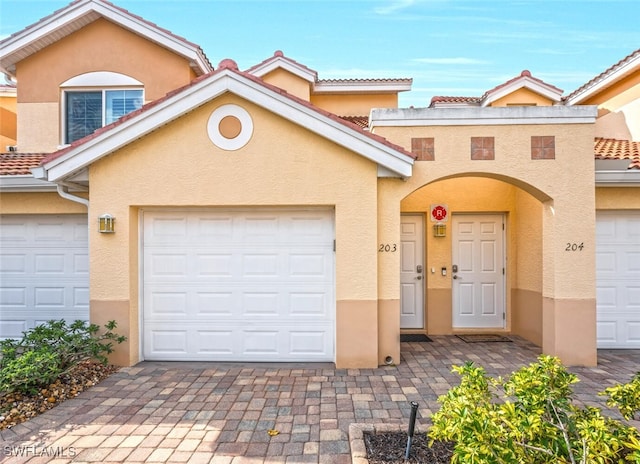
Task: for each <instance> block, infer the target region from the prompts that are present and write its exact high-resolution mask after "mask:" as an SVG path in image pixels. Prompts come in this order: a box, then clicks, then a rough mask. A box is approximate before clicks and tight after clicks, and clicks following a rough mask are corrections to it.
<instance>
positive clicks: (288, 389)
mask: <svg viewBox="0 0 640 464" xmlns="http://www.w3.org/2000/svg"><path fill="white" fill-rule="evenodd" d="M432 338H433V342H431V343H403V344H402V363H401V364H400V365H398V366H384V367H380V368H377V369H335V367H334V366H333V364H308V365H300V364H295V365H294V364H239V363H170V362H144V363H141V364H139V365H137V366H135V367H130V368H123V369H121V370H120V371H119V372H118V373H116V374H114V375H112V376H111V377H109V378H108V379H106V380H105V381H103V382H102V383H101V384H99V385H98V386H96V387H93V388H91V389H90V390H89V391H86V392H83V393H82V394H80V395H79V396H78V397H77V398H74V399H72V400H68V401H66V402H65V403H62V404H60V405H59V406H57V407H56V408H54V409H52V410H50V411H48V412H46V413H45V414H42V415H41V416H39V417H37V418H34V419H32V420H30V421H28V422H26V423H24V424H20V425H18V426H16V427H14V428H13V429H11V430H5V431H2V432H0V442H1V443H2V447H1V448H0V461H3V462H11V463H22V462H28V463H29V464H34V463H41V462H42V463H44V462H47V463H66V462H76V463H84V462H104V463H122V462H126V463H142V462H184V463H215V464H218V463H219V464H224V463H232V464H245V463H251V464H259V463H260V464H261V463H308V462H312V463H322V464H325V463H326V464H331V463H350V462H351V450H350V446H349V437H348V431H349V425H350V424H352V423H364V424H407V423H408V417H409V414H410V405H409V402H410V401H417V402H418V404H419V405H420V409H419V422H421V423H422V424H424V423H425V422H427V418H428V416H429V415H430V414H431V412H434V411H436V410H437V409H438V403H437V398H438V396H439V395H441V394H443V393H445V392H446V391H447V390H448V389H449V388H450V387H451V386H452V385H455V384H457V383H458V377H457V376H456V375H454V374H452V373H451V366H452V365H453V364H461V363H463V362H465V361H467V360H471V361H475V362H477V363H479V364H481V365H482V366H484V367H485V368H486V370H487V371H488V373H489V374H491V375H506V374H508V373H509V372H511V371H513V370H514V369H517V368H518V367H520V366H522V365H524V364H528V363H530V362H532V361H534V360H535V358H536V356H537V355H538V354H539V353H540V349H539V348H538V347H536V346H534V345H532V344H530V343H528V342H526V341H524V340H522V339H519V338H517V337H512V339H513V342H512V343H465V342H463V341H462V340H460V339H458V338H457V337H438V336H436V337H432ZM571 370H572V371H573V372H575V373H576V374H578V376H579V377H580V378H581V382H580V383H579V384H578V385H577V386H576V393H577V397H578V399H579V400H580V401H582V402H584V403H588V404H594V405H598V406H601V407H604V402H603V398H601V397H598V396H597V395H596V393H597V392H598V391H601V390H603V389H604V388H606V387H607V386H610V385H613V384H615V383H617V382H627V381H629V380H630V379H631V377H632V375H633V374H634V373H635V372H637V371H638V370H640V350H628V351H614V350H609V351H600V352H599V364H598V366H597V367H596V368H573V369H571ZM269 431H276V432H277V434H273V435H271V434H270V433H269ZM272 433H274V432H272Z"/></svg>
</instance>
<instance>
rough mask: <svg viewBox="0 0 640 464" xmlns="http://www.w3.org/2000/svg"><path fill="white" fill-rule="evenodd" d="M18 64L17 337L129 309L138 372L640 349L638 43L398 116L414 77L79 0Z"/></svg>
mask: <svg viewBox="0 0 640 464" xmlns="http://www.w3.org/2000/svg"><path fill="white" fill-rule="evenodd" d="M107 38H108V40H107ZM70 57H73V58H72V59H71V58H70ZM0 68H1V70H2V72H4V73H5V74H7V75H8V76H10V77H11V78H12V79H13V80H14V81H15V82H17V85H16V86H13V85H12V84H11V82H7V84H6V85H5V86H3V87H2V89H0V91H1V92H0V97H3V96H5V95H6V96H8V99H7V102H6V103H5V102H4V99H3V100H0V103H1V104H2V107H3V108H4V110H3V114H8V115H16V116H15V123H14V129H13V137H12V135H11V134H12V132H11V124H10V123H9V122H7V123H6V124H5V122H4V121H10V120H11V118H3V125H2V128H1V129H2V136H3V139H2V140H3V141H6V142H7V144H8V145H11V150H12V151H8V152H7V153H5V154H2V155H0V195H1V197H0V201H1V208H2V211H1V213H2V214H1V215H0V234H1V235H0V278H1V279H2V281H1V282H0V305H1V306H0V309H1V314H0V336H2V337H15V336H19V335H20V333H21V332H22V331H23V330H26V329H28V328H30V327H32V326H34V325H35V324H37V323H39V322H42V321H44V320H47V319H51V318H66V319H77V318H80V319H89V320H91V321H92V322H96V323H104V322H106V321H108V320H112V319H114V320H116V321H117V322H118V328H119V329H118V330H119V332H121V333H123V334H125V335H126V336H127V337H128V341H127V343H126V344H123V345H120V346H119V347H118V349H117V353H116V356H114V361H115V362H118V363H120V364H123V365H132V364H135V363H137V362H138V361H140V360H216V361H226V360H233V361H300V362H314V361H323V362H324V361H331V362H335V364H336V366H338V367H374V366H378V365H381V364H383V363H385V362H386V363H397V362H399V360H400V334H401V333H403V332H409V333H426V334H434V335H435V334H457V333H467V332H471V333H504V334H514V335H518V336H521V337H524V338H526V339H528V340H531V341H532V342H534V343H536V344H538V345H540V346H541V347H542V349H543V350H544V351H545V352H547V353H550V354H555V355H558V356H560V357H561V358H562V359H563V360H564V361H565V362H566V363H569V364H584V365H592V364H595V363H596V359H597V348H598V346H602V347H605V346H606V347H617V348H625V347H633V348H637V347H640V265H639V264H638V263H640V259H638V258H639V257H640V248H639V243H640V188H639V187H640V169H638V168H640V161H639V160H638V158H639V157H638V145H639V142H638V140H640V134H639V133H638V132H639V128H640V124H639V122H640V117H639V113H640V50H639V51H636V52H635V53H633V54H631V55H629V56H628V57H627V58H625V59H623V60H622V61H620V62H619V63H617V64H616V65H614V66H613V67H612V68H610V69H609V70H607V71H605V72H604V73H603V74H601V75H600V76H597V77H596V78H595V79H594V80H592V81H591V82H589V83H587V84H586V85H585V86H583V87H581V88H580V89H578V90H576V91H575V92H573V93H572V94H570V95H568V96H566V97H563V95H562V91H561V90H560V89H558V88H556V87H554V86H552V85H549V84H547V83H545V82H543V81H541V80H539V79H537V78H535V77H533V76H532V75H531V73H529V72H527V71H524V72H522V73H521V74H520V75H518V76H517V77H515V78H514V79H512V80H510V81H508V82H506V83H504V84H503V85H500V86H498V87H496V88H494V89H491V90H489V91H487V92H486V93H485V94H484V95H483V96H481V97H435V98H434V99H433V100H432V102H431V105H430V106H429V107H425V108H398V107H397V106H398V93H399V92H403V91H408V90H410V87H411V79H373V80H364V79H358V80H352V79H348V80H322V79H319V78H318V75H317V72H316V71H314V70H312V69H309V68H308V67H306V66H304V65H303V64H300V63H298V62H296V61H294V60H292V59H290V58H288V57H286V56H285V55H284V54H283V53H282V52H276V53H275V54H274V55H273V56H271V57H269V58H267V59H266V60H265V61H263V62H261V63H259V64H257V65H256V66H253V67H251V68H250V69H248V70H245V71H241V70H239V69H238V66H237V65H236V64H235V62H233V61H232V60H224V61H222V62H221V63H220V64H219V65H217V66H216V67H215V68H214V67H213V66H212V65H211V64H210V62H209V61H208V60H207V58H206V56H205V54H204V52H203V51H202V50H201V49H200V48H199V47H198V46H197V45H195V44H192V43H190V42H188V41H187V40H185V39H183V38H181V37H177V36H175V35H174V34H172V33H170V32H169V31H167V30H165V29H162V28H160V27H158V26H156V25H155V24H151V23H149V22H147V21H145V20H144V19H142V18H140V17H138V16H135V15H133V14H131V13H129V12H128V11H126V10H123V9H121V8H119V7H118V6H116V5H114V4H112V3H109V2H106V1H104V0H77V1H75V2H73V3H71V4H70V5H68V6H67V7H65V8H63V9H61V10H58V11H56V12H54V13H53V14H52V15H50V16H48V17H46V18H43V19H42V20H40V21H39V22H37V23H35V24H33V25H31V26H29V27H27V28H25V29H24V30H22V31H18V32H16V33H15V34H13V35H11V36H10V37H8V38H6V39H4V40H3V41H1V42H0ZM44 70H46V72H45V71H44ZM16 94H17V97H14V98H13V99H12V98H11V97H12V95H14V96H15V95H16ZM16 98H17V100H16ZM12 105H13V106H12ZM5 112H6V113H5ZM16 128H17V131H16ZM16 132H17V135H16ZM594 140H595V141H596V143H595V145H594ZM594 147H595V149H594ZM594 154H595V156H594ZM633 156H635V161H634V162H633V163H632V162H631V160H630V159H629V158H630V157H633ZM594 158H597V161H596V162H595V163H594ZM622 159H624V160H623V161H621V160H622Z"/></svg>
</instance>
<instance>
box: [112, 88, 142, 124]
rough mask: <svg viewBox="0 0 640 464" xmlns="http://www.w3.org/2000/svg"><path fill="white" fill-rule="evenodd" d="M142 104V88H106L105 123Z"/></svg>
mask: <svg viewBox="0 0 640 464" xmlns="http://www.w3.org/2000/svg"><path fill="white" fill-rule="evenodd" d="M141 106H142V90H107V103H106V118H105V124H111V123H112V122H113V121H115V120H116V119H118V118H121V117H122V116H124V115H125V114H127V113H131V112H132V111H135V110H137V109H138V108H140V107H141Z"/></svg>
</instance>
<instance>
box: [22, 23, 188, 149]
mask: <svg viewBox="0 0 640 464" xmlns="http://www.w3.org/2000/svg"><path fill="white" fill-rule="evenodd" d="M123 50H126V53H123ZM70 57H73V59H70ZM44 70H46V71H44ZM94 71H111V72H115V73H120V74H125V75H127V76H130V77H132V78H134V79H137V80H138V81H140V82H142V83H143V84H144V94H145V100H146V101H151V100H155V99H157V98H160V97H162V96H164V95H165V94H166V93H167V92H169V91H172V90H174V89H176V88H178V87H181V86H183V85H186V84H188V83H189V82H190V81H191V79H193V77H194V74H193V71H192V70H191V68H190V67H189V63H188V61H187V60H186V59H184V58H182V57H180V56H178V55H176V54H174V53H172V52H170V51H169V50H167V49H165V48H162V47H160V46H158V45H156V44H154V43H153V42H150V41H148V40H145V39H143V38H141V37H140V36H138V35H136V34H134V33H132V32H129V31H127V30H125V29H123V28H121V27H119V26H117V25H115V24H113V23H111V22H109V21H107V20H105V19H99V20H96V21H94V22H93V23H91V24H89V25H88V26H86V27H84V28H82V29H80V30H79V31H77V32H75V33H74V34H71V35H70V36H68V37H65V38H63V39H61V40H59V41H57V42H55V43H54V44H52V45H50V46H49V47H47V48H45V49H44V50H42V51H40V52H38V53H34V54H33V55H31V56H29V57H28V58H26V59H24V60H23V61H20V62H19V63H18V64H17V66H16V77H17V79H18V81H19V82H20V85H19V90H18V144H19V146H20V150H21V151H22V152H29V151H32V152H38V151H45V152H47V151H52V150H54V149H55V147H56V146H58V145H59V144H60V143H61V138H60V130H61V128H60V111H61V109H60V106H59V105H60V99H61V91H60V85H61V84H62V83H63V82H65V81H67V80H68V79H70V78H72V77H75V76H78V75H80V74H84V73H88V72H94ZM31 105H33V106H31ZM41 105H42V110H43V111H42V112H41V111H40V107H41ZM45 127H46V130H45V132H44V134H43V133H42V129H43V128H45Z"/></svg>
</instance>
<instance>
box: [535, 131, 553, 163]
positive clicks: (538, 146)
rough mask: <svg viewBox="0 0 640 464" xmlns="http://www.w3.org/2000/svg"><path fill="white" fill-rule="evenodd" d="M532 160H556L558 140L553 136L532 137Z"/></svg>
mask: <svg viewBox="0 0 640 464" xmlns="http://www.w3.org/2000/svg"><path fill="white" fill-rule="evenodd" d="M531 159H532V160H541V159H556V138H555V137H554V136H553V135H532V136H531Z"/></svg>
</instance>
